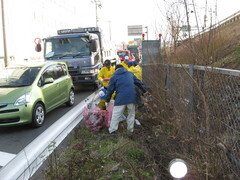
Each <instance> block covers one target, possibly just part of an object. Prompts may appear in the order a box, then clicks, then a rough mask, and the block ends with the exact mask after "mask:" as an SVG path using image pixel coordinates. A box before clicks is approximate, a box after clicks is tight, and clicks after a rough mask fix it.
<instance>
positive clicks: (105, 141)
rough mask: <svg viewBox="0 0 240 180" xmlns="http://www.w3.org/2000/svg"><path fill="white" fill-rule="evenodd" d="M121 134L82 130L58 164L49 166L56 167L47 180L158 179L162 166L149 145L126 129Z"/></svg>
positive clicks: (49, 173) (49, 172) (83, 128)
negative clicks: (156, 162)
mask: <svg viewBox="0 0 240 180" xmlns="http://www.w3.org/2000/svg"><path fill="white" fill-rule="evenodd" d="M123 124H124V123H122V125H121V126H124V125H123ZM138 130H140V129H138ZM119 131H120V132H119V133H120V134H119V135H116V136H112V135H109V134H108V132H107V130H106V129H102V130H101V131H100V132H97V133H93V132H91V131H89V130H88V129H86V128H85V127H80V128H79V129H78V130H76V134H75V137H74V139H73V141H72V143H71V145H70V147H69V148H68V149H67V150H66V152H65V153H64V155H63V156H62V157H61V158H60V159H59V160H58V162H57V163H56V164H55V165H53V164H51V165H50V164H49V166H51V167H53V166H54V168H48V171H46V172H45V178H46V179H49V180H50V179H99V180H100V179H113V180H114V179H116V180H120V179H144V180H145V179H153V178H154V177H156V176H157V173H158V166H157V165H156V164H155V163H154V161H152V158H153V157H151V153H150V152H149V151H148V149H147V148H146V147H145V145H144V144H142V143H141V142H138V141H137V139H138V138H140V137H137V136H138V135H139V134H128V133H127V132H126V129H124V130H123V127H121V129H120V130H119ZM51 158H56V157H54V156H53V157H51ZM53 162H56V161H51V163H53Z"/></svg>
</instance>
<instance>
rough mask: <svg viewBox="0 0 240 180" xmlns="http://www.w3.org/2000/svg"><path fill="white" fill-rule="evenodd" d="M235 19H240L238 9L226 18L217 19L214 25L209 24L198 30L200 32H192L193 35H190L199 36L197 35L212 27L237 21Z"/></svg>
mask: <svg viewBox="0 0 240 180" xmlns="http://www.w3.org/2000/svg"><path fill="white" fill-rule="evenodd" d="M237 20H240V11H238V12H236V13H234V14H232V15H231V16H228V17H227V18H225V19H223V20H221V21H219V22H218V23H216V24H214V25H212V26H210V27H208V28H206V29H204V30H202V31H200V32H199V33H197V34H194V35H193V36H192V38H194V37H197V36H199V35H201V34H204V33H206V32H209V31H210V30H212V29H215V28H218V27H222V26H224V25H227V24H229V23H230V22H235V21H237Z"/></svg>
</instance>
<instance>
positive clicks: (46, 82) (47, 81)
mask: <svg viewBox="0 0 240 180" xmlns="http://www.w3.org/2000/svg"><path fill="white" fill-rule="evenodd" d="M53 81H54V80H53V78H51V77H50V78H46V79H44V82H43V84H44V85H45V84H51V83H53Z"/></svg>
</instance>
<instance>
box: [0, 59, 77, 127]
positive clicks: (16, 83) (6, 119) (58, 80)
mask: <svg viewBox="0 0 240 180" xmlns="http://www.w3.org/2000/svg"><path fill="white" fill-rule="evenodd" d="M64 103H66V105H67V106H72V105H73V104H74V85H73V82H72V79H71V76H70V75H69V72H68V69H67V65H66V64H65V63H64V62H41V63H34V65H15V66H12V67H7V68H4V69H2V70H1V71H0V126H13V125H20V124H31V125H32V126H33V127H40V126H42V125H43V123H44V120H45V115H46V113H48V112H49V111H51V110H53V109H55V108H57V107H58V106H60V105H62V104H64Z"/></svg>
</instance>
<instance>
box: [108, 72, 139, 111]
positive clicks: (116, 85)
mask: <svg viewBox="0 0 240 180" xmlns="http://www.w3.org/2000/svg"><path fill="white" fill-rule="evenodd" d="M134 84H136V85H137V86H141V87H142V82H141V81H140V80H139V79H138V78H137V77H136V76H135V75H134V74H133V73H132V72H130V71H128V70H127V69H125V68H123V67H122V68H118V69H117V70H116V71H115V73H114V74H113V75H112V77H111V78H110V82H109V84H108V88H107V94H106V102H109V101H110V98H111V96H112V94H113V93H114V91H116V96H115V103H114V105H115V106H120V105H125V104H131V103H136V89H135V85H134Z"/></svg>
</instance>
